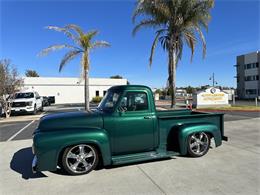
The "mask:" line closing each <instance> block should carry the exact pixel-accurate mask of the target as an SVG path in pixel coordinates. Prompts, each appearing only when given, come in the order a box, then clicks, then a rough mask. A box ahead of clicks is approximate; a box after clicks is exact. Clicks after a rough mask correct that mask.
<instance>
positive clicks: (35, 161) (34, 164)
mask: <svg viewBox="0 0 260 195" xmlns="http://www.w3.org/2000/svg"><path fill="white" fill-rule="evenodd" d="M36 167H37V157H36V156H34V157H33V160H32V172H33V173H36Z"/></svg>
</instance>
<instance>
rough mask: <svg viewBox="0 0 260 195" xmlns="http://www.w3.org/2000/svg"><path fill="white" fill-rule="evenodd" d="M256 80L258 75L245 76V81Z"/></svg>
mask: <svg viewBox="0 0 260 195" xmlns="http://www.w3.org/2000/svg"><path fill="white" fill-rule="evenodd" d="M258 80H259V75H251V76H246V77H245V81H258Z"/></svg>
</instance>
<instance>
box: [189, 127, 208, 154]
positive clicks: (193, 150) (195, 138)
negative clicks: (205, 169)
mask: <svg viewBox="0 0 260 195" xmlns="http://www.w3.org/2000/svg"><path fill="white" fill-rule="evenodd" d="M209 147H210V136H209V135H208V134H207V133H205V132H198V133H193V134H191V135H190V136H189V137H188V153H189V155H190V156H192V157H201V156H203V155H205V154H206V153H207V152H208V150H209Z"/></svg>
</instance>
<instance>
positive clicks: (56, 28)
mask: <svg viewBox="0 0 260 195" xmlns="http://www.w3.org/2000/svg"><path fill="white" fill-rule="evenodd" d="M46 29H49V30H54V31H57V32H62V33H64V34H65V35H66V36H67V37H68V38H70V39H72V40H73V41H74V42H76V43H78V41H79V37H78V36H75V35H74V34H72V33H71V32H70V31H69V29H68V28H66V27H65V28H62V27H58V26H46Z"/></svg>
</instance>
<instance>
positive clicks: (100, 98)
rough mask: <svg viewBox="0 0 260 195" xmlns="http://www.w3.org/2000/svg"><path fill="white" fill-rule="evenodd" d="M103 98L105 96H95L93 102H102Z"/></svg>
mask: <svg viewBox="0 0 260 195" xmlns="http://www.w3.org/2000/svg"><path fill="white" fill-rule="evenodd" d="M102 98H103V97H99V96H96V97H93V98H92V102H93V103H99V102H101V100H102Z"/></svg>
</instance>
